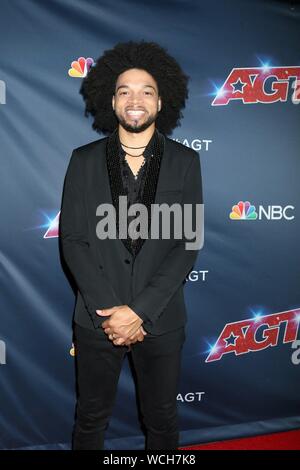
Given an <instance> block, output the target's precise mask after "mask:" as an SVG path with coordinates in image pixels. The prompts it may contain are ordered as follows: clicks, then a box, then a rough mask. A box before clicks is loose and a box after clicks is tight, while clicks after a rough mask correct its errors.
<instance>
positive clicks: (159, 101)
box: [158, 99, 161, 111]
mask: <svg viewBox="0 0 300 470" xmlns="http://www.w3.org/2000/svg"><path fill="white" fill-rule="evenodd" d="M160 110H161V100H160V99H159V100H158V111H160Z"/></svg>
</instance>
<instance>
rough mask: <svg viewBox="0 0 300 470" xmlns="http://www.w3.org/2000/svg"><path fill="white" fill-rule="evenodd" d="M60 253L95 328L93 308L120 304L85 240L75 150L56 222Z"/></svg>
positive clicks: (85, 223)
mask: <svg viewBox="0 0 300 470" xmlns="http://www.w3.org/2000/svg"><path fill="white" fill-rule="evenodd" d="M59 236H60V242H61V247H62V254H63V257H64V259H65V261H66V263H67V266H68V268H69V269H70V271H71V274H72V275H73V277H74V280H75V282H76V285H77V287H78V289H79V291H80V293H81V295H82V298H83V300H84V303H85V306H86V309H87V311H88V313H89V315H90V316H91V318H92V321H93V324H94V327H95V328H99V326H100V325H101V323H102V321H103V318H102V317H99V316H98V315H97V314H96V309H102V308H103V309H104V308H109V307H114V306H115V305H121V302H120V300H119V299H118V297H117V296H116V294H115V292H114V290H113V288H112V286H111V285H110V283H109V282H108V280H107V278H106V277H105V276H104V274H103V273H102V272H101V267H100V266H99V264H98V262H97V260H96V259H95V255H94V254H93V253H92V251H91V248H90V243H89V238H88V220H87V213H86V208H85V203H84V190H83V184H82V172H81V171H80V161H79V159H78V154H77V151H76V150H74V151H73V153H72V155H71V159H70V162H69V165H68V168H67V172H66V176H65V183H64V189H63V196H62V205H61V212H60V220H59Z"/></svg>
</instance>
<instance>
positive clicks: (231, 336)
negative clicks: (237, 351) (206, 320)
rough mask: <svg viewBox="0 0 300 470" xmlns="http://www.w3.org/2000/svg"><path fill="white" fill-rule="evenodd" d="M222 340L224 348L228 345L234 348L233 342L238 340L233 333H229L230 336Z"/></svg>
mask: <svg viewBox="0 0 300 470" xmlns="http://www.w3.org/2000/svg"><path fill="white" fill-rule="evenodd" d="M224 339H225V341H226V347H227V346H229V345H232V346H235V342H236V340H237V339H238V336H235V335H234V334H233V333H230V336H228V337H227V338H224Z"/></svg>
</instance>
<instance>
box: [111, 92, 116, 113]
mask: <svg viewBox="0 0 300 470" xmlns="http://www.w3.org/2000/svg"><path fill="white" fill-rule="evenodd" d="M111 104H112V109H113V110H115V95H113V97H112V103H111Z"/></svg>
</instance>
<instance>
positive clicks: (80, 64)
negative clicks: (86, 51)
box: [68, 57, 94, 78]
mask: <svg viewBox="0 0 300 470" xmlns="http://www.w3.org/2000/svg"><path fill="white" fill-rule="evenodd" d="M93 65H94V59H92V58H91V57H88V58H87V59H85V58H84V57H78V59H77V60H74V61H73V62H72V63H71V68H70V69H69V71H68V75H69V76H70V77H73V78H84V77H86V76H87V74H88V72H89V70H90V68H91V67H92V66H93Z"/></svg>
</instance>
